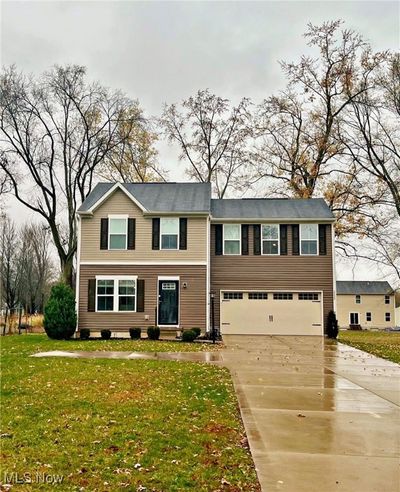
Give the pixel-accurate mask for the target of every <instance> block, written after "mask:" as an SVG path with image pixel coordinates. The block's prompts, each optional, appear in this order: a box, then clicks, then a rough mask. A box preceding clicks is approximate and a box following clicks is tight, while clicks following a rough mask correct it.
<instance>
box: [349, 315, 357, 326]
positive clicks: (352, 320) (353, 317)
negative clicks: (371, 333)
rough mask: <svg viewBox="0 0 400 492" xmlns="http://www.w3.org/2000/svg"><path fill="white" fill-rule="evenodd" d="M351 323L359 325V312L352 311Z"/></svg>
mask: <svg viewBox="0 0 400 492" xmlns="http://www.w3.org/2000/svg"><path fill="white" fill-rule="evenodd" d="M350 324H351V325H358V313H350Z"/></svg>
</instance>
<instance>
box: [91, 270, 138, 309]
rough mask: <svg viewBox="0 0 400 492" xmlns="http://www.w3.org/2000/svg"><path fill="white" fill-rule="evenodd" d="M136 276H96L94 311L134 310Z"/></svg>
mask: <svg viewBox="0 0 400 492" xmlns="http://www.w3.org/2000/svg"><path fill="white" fill-rule="evenodd" d="M136 280H137V277H128V276H118V277H97V278H96V311H109V312H121V311H128V312H135V311H136Z"/></svg>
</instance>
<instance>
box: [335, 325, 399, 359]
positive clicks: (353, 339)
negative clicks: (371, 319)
mask: <svg viewBox="0 0 400 492" xmlns="http://www.w3.org/2000/svg"><path fill="white" fill-rule="evenodd" d="M339 342H342V343H346V344H347V345H351V346H352V347H355V348H358V349H360V350H364V351H365V352H369V353H370V354H373V355H377V356H378V357H382V358H383V359H388V360H391V361H393V362H397V363H398V364H400V333H397V332H386V331H383V332H381V331H379V332H378V331H351V330H347V331H340V332H339Z"/></svg>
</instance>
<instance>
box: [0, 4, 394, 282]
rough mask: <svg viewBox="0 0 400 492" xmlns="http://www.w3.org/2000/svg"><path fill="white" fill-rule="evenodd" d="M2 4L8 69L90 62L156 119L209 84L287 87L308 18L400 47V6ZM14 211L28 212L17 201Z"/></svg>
mask: <svg viewBox="0 0 400 492" xmlns="http://www.w3.org/2000/svg"><path fill="white" fill-rule="evenodd" d="M0 8H1V51H0V53H1V63H2V65H9V64H13V63H15V64H16V65H17V67H18V68H19V69H21V70H24V71H26V72H33V73H40V72H42V71H44V70H46V69H48V68H49V67H50V66H51V65H53V64H55V63H57V64H66V63H77V64H81V65H85V66H86V67H87V69H88V74H89V75H90V77H92V78H94V79H98V80H99V81H101V82H102V83H103V84H105V85H107V86H110V87H112V88H115V89H117V88H118V89H122V90H123V91H125V92H126V93H127V94H128V95H129V96H130V97H132V98H137V99H139V101H140V104H141V106H142V107H143V109H144V110H145V112H146V113H147V114H148V115H158V114H160V111H161V108H162V105H163V103H165V102H168V103H172V102H177V101H179V100H181V99H183V98H186V97H188V96H189V95H192V94H194V93H195V92H196V91H197V90H198V89H200V88H210V89H211V90H212V91H213V92H215V93H216V94H218V95H221V96H223V97H227V98H230V99H232V100H234V101H236V100H238V99H239V98H241V97H242V96H247V97H250V98H252V99H253V100H254V101H255V102H259V101H260V100H261V99H262V98H263V97H267V96H268V95H270V94H272V93H274V92H276V91H278V90H280V89H281V88H282V87H283V85H284V80H283V78H282V75H281V71H280V67H279V64H278V61H279V60H287V61H295V60H297V59H298V58H299V57H300V55H301V54H303V53H305V52H306V47H305V41H304V39H303V38H302V34H303V33H304V31H305V29H306V25H307V23H308V22H312V23H314V24H319V23H321V22H323V21H326V20H334V19H337V18H341V19H343V20H345V21H346V26H347V27H350V28H353V29H355V30H357V31H359V32H360V33H362V34H363V36H364V37H365V38H366V39H367V40H368V41H370V43H371V44H372V47H373V49H374V50H384V49H391V50H398V49H399V39H400V31H399V14H400V9H399V3H398V2H385V1H376V2H375V1H355V2H351V1H348V2H336V1H325V2H317V1H309V2H301V1H291V2H285V1H275V2H235V3H234V2H196V3H194V2H131V1H115V2H97V1H86V2H72V1H71V2H69V1H64V2H57V1H48V2H33V1H32V2H21V1H15V2H5V1H3V2H1V4H0ZM159 151H160V156H159V157H160V162H161V164H162V165H163V166H164V167H167V168H168V169H170V176H171V178H172V179H175V180H183V179H184V175H183V168H184V166H183V164H179V163H178V162H177V153H176V150H175V149H174V148H170V147H169V146H167V145H166V144H161V145H160V146H159ZM9 210H10V212H11V213H12V215H13V216H14V217H15V218H17V219H19V220H22V219H23V218H24V216H25V217H28V216H29V214H27V213H25V211H24V209H21V208H20V207H16V206H15V205H13V204H12V205H11V206H10V209H9ZM21 212H22V213H21ZM359 273H360V275H361V276H362V277H363V276H365V275H367V272H366V271H365V269H363V270H360V271H359ZM346 278H351V274H350V276H349V275H347V276H346Z"/></svg>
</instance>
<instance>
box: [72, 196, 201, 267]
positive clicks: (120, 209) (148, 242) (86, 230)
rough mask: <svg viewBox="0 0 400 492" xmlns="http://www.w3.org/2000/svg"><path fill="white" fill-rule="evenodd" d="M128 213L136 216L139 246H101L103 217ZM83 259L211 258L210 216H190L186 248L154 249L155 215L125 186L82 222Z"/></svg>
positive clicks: (133, 216)
mask: <svg viewBox="0 0 400 492" xmlns="http://www.w3.org/2000/svg"><path fill="white" fill-rule="evenodd" d="M113 214H116V215H119V214H125V215H128V216H129V217H131V218H134V219H136V235H135V249H134V250H123V251H109V250H101V249H100V221H101V218H107V216H108V215H113ZM81 238H82V240H81V255H80V260H81V261H99V260H100V261H159V260H167V261H174V260H184V261H207V244H206V241H207V219H206V218H205V217H189V218H188V221H187V249H186V250H178V251H177V250H172V251H166V250H153V249H152V219H151V218H147V217H144V216H143V213H142V211H141V210H140V209H139V207H137V206H136V205H135V203H133V201H132V200H131V199H130V198H128V197H127V196H126V195H125V193H124V192H123V191H121V190H117V191H115V193H114V194H113V195H111V196H110V197H109V198H107V199H106V201H105V202H104V203H102V204H101V205H100V207H99V208H98V209H96V210H95V212H94V216H93V217H83V218H82V225H81Z"/></svg>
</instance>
